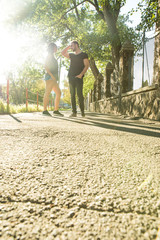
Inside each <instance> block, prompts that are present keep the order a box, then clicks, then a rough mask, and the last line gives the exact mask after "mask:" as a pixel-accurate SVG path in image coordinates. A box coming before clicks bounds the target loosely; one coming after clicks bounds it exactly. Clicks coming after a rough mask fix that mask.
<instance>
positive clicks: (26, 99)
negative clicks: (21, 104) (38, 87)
mask: <svg viewBox="0 0 160 240" xmlns="http://www.w3.org/2000/svg"><path fill="white" fill-rule="evenodd" d="M26 112H28V88H26Z"/></svg>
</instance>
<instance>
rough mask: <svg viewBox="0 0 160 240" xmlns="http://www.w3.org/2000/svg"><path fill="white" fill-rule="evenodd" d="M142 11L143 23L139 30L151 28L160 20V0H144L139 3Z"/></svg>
mask: <svg viewBox="0 0 160 240" xmlns="http://www.w3.org/2000/svg"><path fill="white" fill-rule="evenodd" d="M138 9H140V11H141V23H140V24H139V26H138V29H139V30H144V29H145V30H150V29H152V28H153V27H154V26H155V24H158V23H159V22H160V3H159V0H142V1H141V2H140V3H139V4H138Z"/></svg>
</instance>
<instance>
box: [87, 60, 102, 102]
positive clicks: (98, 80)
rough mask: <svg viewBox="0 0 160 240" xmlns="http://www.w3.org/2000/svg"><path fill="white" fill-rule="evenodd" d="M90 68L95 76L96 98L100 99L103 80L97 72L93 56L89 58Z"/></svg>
mask: <svg viewBox="0 0 160 240" xmlns="http://www.w3.org/2000/svg"><path fill="white" fill-rule="evenodd" d="M90 68H91V71H92V73H93V75H94V77H95V86H96V93H97V94H96V100H100V99H101V83H102V82H103V81H104V77H103V75H102V74H101V73H100V72H99V70H98V68H97V66H96V63H95V60H94V58H91V59H90Z"/></svg>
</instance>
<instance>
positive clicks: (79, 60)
mask: <svg viewBox="0 0 160 240" xmlns="http://www.w3.org/2000/svg"><path fill="white" fill-rule="evenodd" d="M69 57H70V60H71V63H70V68H69V73H68V77H75V76H77V75H79V74H80V73H81V72H82V71H83V69H84V62H83V60H84V59H87V58H88V55H87V53H84V52H81V53H79V54H74V53H69Z"/></svg>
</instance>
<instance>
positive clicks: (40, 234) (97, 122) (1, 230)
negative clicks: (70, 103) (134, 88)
mask: <svg viewBox="0 0 160 240" xmlns="http://www.w3.org/2000/svg"><path fill="white" fill-rule="evenodd" d="M69 114H70V112H67V111H66V112H64V117H54V116H53V117H49V116H43V115H42V113H19V114H13V115H0V239H2V240H13V239H17V240H30V239H31V240H52V239H56V240H93V239H95V240H102V239H104V240H121V239H126V240H139V239H140V240H150V239H157V240H159V239H160V230H159V228H160V122H157V121H150V120H146V119H132V118H127V117H125V116H114V115H109V114H108V115H107V114H97V113H89V112H87V113H86V117H85V118H82V117H80V114H79V115H78V117H77V118H69V117H68V116H69Z"/></svg>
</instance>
